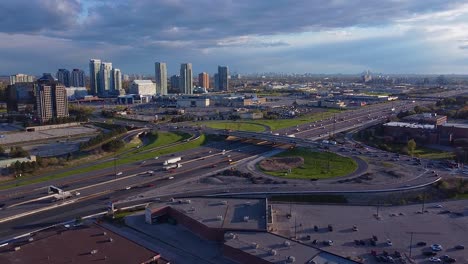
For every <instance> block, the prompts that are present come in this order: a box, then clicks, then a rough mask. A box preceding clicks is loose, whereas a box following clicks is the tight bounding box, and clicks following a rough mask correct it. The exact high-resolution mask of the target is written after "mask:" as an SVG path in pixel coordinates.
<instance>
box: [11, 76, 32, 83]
mask: <svg viewBox="0 0 468 264" xmlns="http://www.w3.org/2000/svg"><path fill="white" fill-rule="evenodd" d="M33 81H34V77H33V76H31V75H27V74H22V73H18V74H15V75H10V84H11V85H13V84H15V83H31V82H33Z"/></svg>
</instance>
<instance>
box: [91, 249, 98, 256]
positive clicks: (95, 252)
mask: <svg viewBox="0 0 468 264" xmlns="http://www.w3.org/2000/svg"><path fill="white" fill-rule="evenodd" d="M90 253H91V255H94V254H97V253H98V250H97V249H93V250H91V252H90Z"/></svg>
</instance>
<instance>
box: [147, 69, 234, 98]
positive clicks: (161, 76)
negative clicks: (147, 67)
mask: <svg viewBox="0 0 468 264" xmlns="http://www.w3.org/2000/svg"><path fill="white" fill-rule="evenodd" d="M179 73H180V74H179V75H173V76H171V77H170V79H169V82H170V85H171V88H172V89H173V90H178V92H180V93H183V94H193V89H194V85H193V69H192V64H191V63H182V64H181V65H180V72H179ZM155 80H156V94H159V95H165V94H167V81H168V79H167V66H166V63H164V62H156V63H155ZM198 86H200V87H202V88H206V89H208V88H210V76H209V74H208V73H206V72H202V73H200V74H199V75H198ZM214 86H215V87H214V89H215V90H216V91H228V90H229V68H228V67H227V66H218V73H216V74H215V75H214Z"/></svg>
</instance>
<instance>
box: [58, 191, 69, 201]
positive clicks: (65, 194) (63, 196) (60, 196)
mask: <svg viewBox="0 0 468 264" xmlns="http://www.w3.org/2000/svg"><path fill="white" fill-rule="evenodd" d="M72 196H73V195H72V194H71V193H70V192H68V191H65V192H61V193H57V194H54V200H55V201H61V200H65V199H68V198H71V197H72Z"/></svg>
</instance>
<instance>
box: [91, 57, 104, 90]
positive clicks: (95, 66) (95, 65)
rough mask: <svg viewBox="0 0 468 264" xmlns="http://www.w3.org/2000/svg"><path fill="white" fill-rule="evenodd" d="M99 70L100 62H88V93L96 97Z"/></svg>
mask: <svg viewBox="0 0 468 264" xmlns="http://www.w3.org/2000/svg"><path fill="white" fill-rule="evenodd" d="M100 70H101V60H97V59H91V60H90V61H89V92H90V94H92V95H98V93H99V91H100V82H101V81H100V79H99V72H100Z"/></svg>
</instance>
